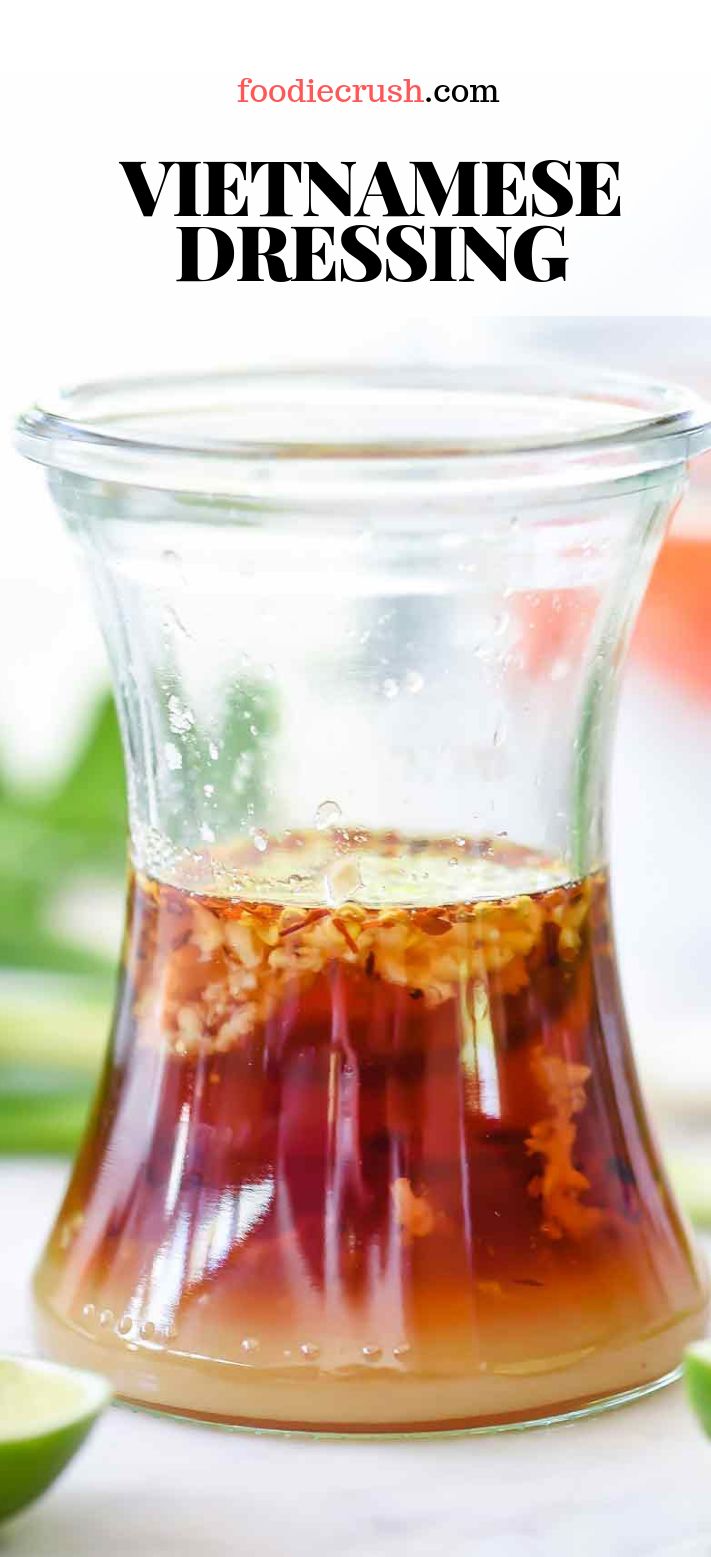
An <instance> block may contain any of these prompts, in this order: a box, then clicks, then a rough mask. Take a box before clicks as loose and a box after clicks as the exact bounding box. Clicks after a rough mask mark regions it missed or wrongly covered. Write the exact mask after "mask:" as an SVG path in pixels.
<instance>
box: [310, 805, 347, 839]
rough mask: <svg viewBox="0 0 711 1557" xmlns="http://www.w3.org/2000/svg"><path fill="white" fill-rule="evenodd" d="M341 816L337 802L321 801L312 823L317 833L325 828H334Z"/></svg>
mask: <svg viewBox="0 0 711 1557" xmlns="http://www.w3.org/2000/svg"><path fill="white" fill-rule="evenodd" d="M342 815H343V812H342V811H341V808H340V806H339V804H338V801H337V800H322V801H321V804H320V805H319V806H317V807H316V811H315V814H314V823H315V825H316V827H317V828H318V830H319V832H323V830H324V829H325V828H326V827H335V826H336V823H337V822H340V820H341V817H342Z"/></svg>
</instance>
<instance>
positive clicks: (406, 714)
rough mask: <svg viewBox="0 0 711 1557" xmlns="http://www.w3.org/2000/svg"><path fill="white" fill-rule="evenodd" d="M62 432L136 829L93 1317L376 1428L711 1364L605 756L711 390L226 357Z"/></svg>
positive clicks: (80, 1317)
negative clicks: (657, 1101)
mask: <svg viewBox="0 0 711 1557" xmlns="http://www.w3.org/2000/svg"><path fill="white" fill-rule="evenodd" d="M19 437H20V443H21V447H22V448H23V450H24V452H25V453H27V454H28V455H29V456H30V457H31V458H34V459H38V460H39V461H41V462H43V463H45V464H46V465H47V466H48V467H49V472H50V481H51V485H52V490H53V492H54V495H55V498H56V501H57V504H58V506H59V508H60V510H61V512H62V514H63V516H64V518H65V520H66V522H67V524H68V526H69V528H70V530H71V531H72V532H73V533H74V535H75V536H76V537H77V539H78V541H79V544H80V548H81V551H82V555H83V557H84V559H85V563H86V567H87V572H88V576H89V580H90V584H91V587H92V589H93V592H94V596H95V599H96V602H97V609H98V612H99V616H100V620H101V624H102V627H103V630H104V633H105V636H106V641H107V645H108V650H109V655H110V658H111V663H112V668H113V674H114V681H115V689H116V696H117V703H118V707H119V713H120V718H121V723H122V730H123V737H124V744H125V753H126V768H127V779H128V790H129V807H130V822H131V880H130V887H129V906H128V915H127V931H126V941H125V948H124V955H123V963H122V975H121V982H120V988H119V995H118V999H117V1007H116V1022H115V1031H114V1037H113V1040H112V1046H111V1050H110V1055H109V1059H108V1062H107V1066H106V1071H105V1075H104V1078H103V1081H102V1085H101V1089H100V1092H99V1096H98V1098H97V1103H96V1108H95V1113H94V1118H93V1121H92V1124H91V1126H90V1129H89V1133H88V1136H87V1139H86V1141H85V1143H84V1147H83V1150H82V1153H81V1155H80V1158H79V1161H78V1163H77V1166H76V1170H75V1173H74V1176H73V1179H72V1183H71V1185H70V1188H69V1191H68V1195H67V1198H66V1201H65V1204H64V1206H63V1208H62V1210H61V1212H60V1215H59V1218H58V1221H57V1224H56V1227H55V1230H54V1233H53V1235H52V1238H51V1240H50V1243H49V1246H48V1249H47V1251H46V1254H45V1257H44V1259H43V1262H42V1265H41V1267H40V1271H39V1273H38V1277H37V1296H38V1306H39V1311H40V1316H41V1324H42V1328H43V1333H44V1334H45V1336H46V1337H47V1339H48V1343H49V1345H50V1346H51V1348H52V1349H53V1350H54V1351H55V1352H56V1353H57V1354H58V1355H61V1356H64V1357H72V1358H76V1359H77V1360H80V1361H82V1362H88V1363H91V1364H92V1365H93V1366H95V1367H100V1368H101V1369H102V1370H103V1371H105V1372H108V1373H109V1374H111V1376H112V1377H113V1378H114V1379H115V1381H116V1384H117V1387H118V1388H119V1390H120V1392H121V1393H122V1394H123V1395H125V1396H126V1397H127V1398H129V1399H132V1400H139V1401H143V1402H144V1403H146V1404H149V1405H152V1406H156V1407H159V1408H162V1409H165V1410H170V1411H174V1412H185V1413H192V1414H197V1415H199V1416H203V1417H208V1418H214V1419H217V1420H222V1421H228V1422H235V1423H249V1424H253V1425H267V1426H284V1427H291V1428H299V1427H301V1428H307V1429H313V1430H331V1431H341V1432H348V1431H376V1432H377V1431H398V1430H403V1431H407V1430H413V1431H414V1430H419V1431H422V1430H430V1429H437V1428H442V1429H451V1428H453V1427H463V1428H466V1427H478V1426H486V1425H494V1424H500V1423H506V1424H508V1423H516V1422H521V1421H529V1420H535V1419H536V1418H541V1419H549V1418H550V1417H552V1416H555V1415H557V1414H561V1415H562V1414H570V1413H571V1412H576V1411H579V1410H581V1409H584V1408H585V1407H586V1406H592V1405H593V1404H598V1405H599V1403H600V1401H601V1400H604V1399H609V1398H611V1397H615V1396H617V1395H620V1396H623V1395H629V1393H630V1392H631V1391H632V1392H634V1391H637V1390H641V1389H644V1388H647V1387H649V1386H650V1385H652V1384H653V1383H654V1382H655V1381H656V1380H659V1379H662V1378H664V1377H666V1376H667V1375H669V1374H670V1373H672V1372H673V1370H674V1369H675V1368H676V1366H677V1365H678V1362H679V1358H680V1355H681V1351H682V1349H683V1345H684V1344H685V1342H686V1340H688V1339H689V1338H691V1337H692V1336H694V1335H697V1334H698V1333H700V1331H701V1330H702V1329H703V1323H704V1312H705V1305H706V1287H705V1280H704V1276H703V1273H702V1272H701V1270H700V1268H699V1265H698V1263H697V1261H696V1257H695V1254H694V1251H693V1249H692V1247H691V1245H690V1242H689V1237H688V1233H687V1231H686V1229H685V1228H684V1226H683V1224H682V1222H681V1219H680V1217H679V1213H678V1211H677V1209H676V1207H675V1205H674V1203H673V1201H672V1199H671V1197H670V1194H669V1190H668V1187H667V1184H666V1181H665V1179H664V1175H663V1171H662V1168H661V1166H660V1163H659V1159H658V1156H657V1153H656V1149H655V1146H654V1143H653V1140H652V1137H651V1135H650V1131H649V1127H648V1124H647V1120H646V1118H645V1114H644V1109H643V1105H642V1101H641V1098H640V1095H639V1088H638V1084H637V1080H636V1076H635V1072H634V1066H633V1062H632V1058H631V1054H630V1048H629V1041H628V1036H627V1032H626V1028H625V1021H624V1013H623V1010H622V1005H621V1000H620V995H619V988H618V981H617V970H616V964H615V956H614V946H613V938H612V927H611V922H610V913H609V900H608V865H609V862H608V860H607V849H606V787H607V772H608V765H609V751H610V741H611V736H612V728H613V720H614V711H615V706H616V698H617V689H618V681H619V674H620V669H621V664H622V660H623V657H624V650H625V646H626V643H627V638H628V635H629V632H630V630H631V627H632V624H633V621H634V618H635V614H636V610H637V607H638V604H639V601H640V599H641V596H642V594H643V591H644V587H645V584H646V580H647V577H648V574H649V571H650V568H651V566H652V563H653V560H654V556H655V554H656V550H657V547H658V544H659V541H660V539H661V536H662V533H663V529H664V524H665V521H666V519H667V517H668V515H669V514H670V513H671V511H672V509H673V507H674V505H675V503H676V502H677V501H678V499H679V497H680V495H681V492H682V490H683V485H684V480H685V472H686V466H687V462H688V460H689V458H690V456H691V455H692V454H693V453H694V452H696V450H697V449H699V448H701V447H702V446H703V444H704V442H705V441H706V440H707V424H706V419H705V413H704V412H703V409H702V408H699V407H697V406H695V405H693V404H692V403H691V402H690V401H689V400H688V399H687V398H685V397H684V395H683V393H682V392H680V391H676V390H669V389H665V388H658V387H656V386H649V385H638V384H635V383H634V381H629V380H624V379H621V380H600V381H599V382H590V381H588V380H587V379H584V380H578V379H576V378H575V377H574V376H573V377H570V376H567V377H564V376H561V374H560V373H547V372H546V371H544V370H543V369H532V368H529V369H527V370H526V371H525V372H524V371H523V370H522V371H521V372H520V373H518V374H516V373H515V372H513V371H512V370H508V371H507V372H503V371H502V370H493V369H487V370H486V371H483V370H482V371H481V372H479V373H478V374H474V373H472V374H470V375H466V376H464V375H455V376H452V375H445V374H433V375H430V377H429V378H424V379H423V378H420V379H417V378H414V379H413V378H411V377H408V376H407V375H404V374H389V373H377V372H375V373H372V374H366V373H360V374H358V373H354V374H352V375H350V376H349V375H335V376H334V375H328V374H325V375H322V376H319V375H301V376H298V375H295V376H288V375H279V374H277V375H274V376H271V377H270V376H269V375H261V376H259V375H255V376H253V377H252V378H250V377H249V376H248V375H247V376H239V375H237V376H226V375H220V376H215V377H213V378H208V379H205V380H202V381H200V382H196V381H193V380H191V379H174V380H167V381H159V380H155V381H151V382H150V383H148V382H147V383H134V384H124V385H108V386H89V387H88V388H85V389H82V390H79V391H75V392H74V393H73V394H72V395H70V396H68V397H66V398H65V400H64V401H63V402H61V403H59V404H58V405H56V406H54V407H53V408H52V409H49V410H37V409H35V410H34V411H33V412H30V413H28V415H27V416H26V417H25V418H24V419H23V421H22V423H21V425H20V434H19Z"/></svg>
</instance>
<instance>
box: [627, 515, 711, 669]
mask: <svg viewBox="0 0 711 1557" xmlns="http://www.w3.org/2000/svg"><path fill="white" fill-rule="evenodd" d="M632 652H633V654H634V656H635V658H636V659H638V660H642V659H643V660H645V661H646V662H647V664H649V665H650V666H652V667H653V668H654V670H655V671H657V673H659V674H660V675H662V676H664V678H665V679H668V680H671V681H675V682H677V684H679V683H680V684H682V685H683V687H684V688H685V689H686V691H687V692H690V693H692V694H694V695H695V696H697V697H702V698H704V699H711V530H709V531H707V532H706V533H705V534H692V535H689V534H684V532H683V531H682V532H681V533H674V532H673V531H672V533H671V534H670V535H669V536H668V537H667V539H666V541H665V542H664V545H663V547H662V549H661V552H660V554H659V557H658V559H657V563H656V566H655V568H654V572H653V574H652V578H651V582H650V585H649V589H648V591H647V595H646V599H645V602H644V605H643V607H642V612H641V615H640V618H639V622H638V624H637V629H636V632H635V635H634V639H633V644H632Z"/></svg>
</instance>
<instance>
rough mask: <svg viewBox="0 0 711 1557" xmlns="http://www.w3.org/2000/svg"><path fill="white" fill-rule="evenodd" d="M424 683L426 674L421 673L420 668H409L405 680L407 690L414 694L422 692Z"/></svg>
mask: <svg viewBox="0 0 711 1557" xmlns="http://www.w3.org/2000/svg"><path fill="white" fill-rule="evenodd" d="M424 684H425V678H424V676H421V675H420V672H419V670H408V672H407V674H406V676H405V679H404V682H403V686H404V688H405V691H406V692H411V693H413V694H415V693H417V692H421V691H422V688H423V686H424Z"/></svg>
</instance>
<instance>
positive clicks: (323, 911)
mask: <svg viewBox="0 0 711 1557" xmlns="http://www.w3.org/2000/svg"><path fill="white" fill-rule="evenodd" d="M328 913H329V910H328V909H327V908H312V909H311V911H310V913H308V914H307V915H306V918H305V919H297V921H296V924H288V925H287V926H286V929H285V930H280V931H279V934H280V936H285V935H293V934H294V932H295V930H305V929H306V928H307V926H308V925H310V924H316V923H317V922H318V920H319V919H326V918H327V917H328Z"/></svg>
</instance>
